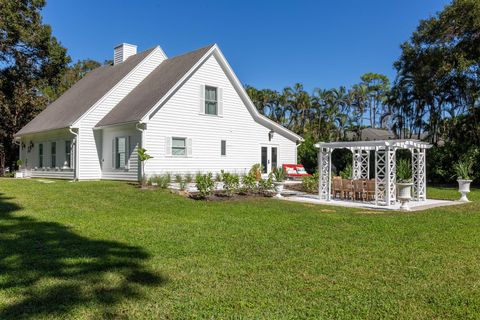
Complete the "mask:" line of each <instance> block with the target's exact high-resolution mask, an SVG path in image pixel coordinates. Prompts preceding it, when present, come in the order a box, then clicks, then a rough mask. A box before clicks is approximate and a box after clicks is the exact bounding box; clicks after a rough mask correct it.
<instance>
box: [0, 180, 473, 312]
mask: <svg viewBox="0 0 480 320" xmlns="http://www.w3.org/2000/svg"><path fill="white" fill-rule="evenodd" d="M429 195H430V196H431V197H439V198H451V199H454V198H457V197H458V194H457V192H456V191H455V190H454V189H430V190H429ZM470 198H471V199H472V200H475V201H474V202H473V203H470V204H465V205H461V206H451V207H445V208H436V209H432V210H428V211H423V212H414V213H399V212H396V213H391V212H390V213H385V212H383V213H382V212H368V211H365V210H356V209H346V208H336V207H331V206H328V207H322V206H315V205H308V204H296V203H289V202H283V201H278V200H274V199H262V198H260V199H253V200H248V201H232V202H203V201H194V200H189V199H185V198H182V197H180V196H176V195H173V194H170V193H168V192H163V191H152V190H146V191H145V190H140V189H137V188H135V187H134V186H132V185H130V184H128V183H122V182H78V183H71V182H64V181H55V182H54V183H50V184H45V183H41V182H38V181H35V180H14V179H0V319H5V318H14V319H18V318H21V317H25V318H49V319H50V318H54V317H58V318H69V319H70V318H81V319H92V318H95V319H98V318H131V319H141V318H146V319H152V318H155V319H158V318H168V319H176V318H188V319H190V318H223V319H225V318H256V319H257V318H267V319H272V318H277V319H278V318H316V319H318V318H328V319H331V318H338V319H354V318H358V319H364V318H369V319H384V318H391V319H426V318H430V319H432V318H435V319H442V318H452V319H460V318H461V319H468V318H471V319H473V318H478V316H479V314H480V191H479V190H476V191H475V192H473V193H471V194H470Z"/></svg>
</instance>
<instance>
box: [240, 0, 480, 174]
mask: <svg viewBox="0 0 480 320" xmlns="http://www.w3.org/2000/svg"><path fill="white" fill-rule="evenodd" d="M393 66H394V68H395V70H396V76H395V79H394V80H393V82H392V83H390V81H389V79H388V78H387V77H386V76H385V75H382V74H377V73H366V74H364V75H362V76H361V78H360V81H359V83H358V84H355V85H353V86H351V87H350V88H346V87H343V86H341V87H339V88H332V89H321V88H317V89H314V90H313V92H311V93H309V92H306V91H305V90H304V88H303V86H302V84H300V83H297V84H295V85H294V86H293V87H286V88H284V89H283V90H282V91H276V90H271V89H257V88H254V87H251V86H247V87H246V90H247V92H248V94H249V95H250V97H251V99H252V101H253V103H254V104H255V106H256V108H257V109H258V110H259V111H260V112H261V113H262V114H264V115H265V116H267V117H269V118H270V119H272V120H274V121H276V122H278V123H280V124H282V125H284V126H285V127H287V128H289V129H290V130H292V131H294V132H296V133H298V134H300V135H302V136H304V137H305V140H306V142H305V143H304V145H303V146H301V147H300V150H299V156H300V161H303V162H307V163H310V164H311V165H315V163H316V158H315V157H316V152H315V150H313V142H314V141H333V140H345V139H347V138H349V139H362V137H361V132H362V131H361V129H362V128H365V127H371V128H384V129H387V130H390V131H391V132H392V133H394V135H395V136H396V137H397V138H399V139H403V138H416V139H424V140H426V141H428V142H430V143H432V144H433V145H434V148H433V149H431V150H430V151H429V154H428V157H427V159H429V162H430V165H429V171H430V172H429V176H430V177H431V178H432V179H438V180H442V181H449V180H451V179H452V176H453V172H452V164H453V162H455V161H457V160H458V159H459V158H469V160H470V161H472V162H474V163H475V165H474V166H475V167H476V168H475V170H474V171H475V172H478V173H477V176H476V177H477V179H478V178H479V176H480V174H479V173H480V122H479V121H480V2H479V1H477V0H455V1H453V2H452V3H451V4H449V5H447V6H446V7H445V8H444V9H443V10H442V11H441V12H439V13H437V14H436V15H435V16H433V17H431V18H429V19H426V20H421V21H420V23H419V25H418V27H417V29H416V30H415V32H414V33H413V34H412V36H411V37H410V39H409V40H408V41H405V42H404V43H402V44H401V55H400V57H399V58H398V59H397V61H395V62H394V63H393ZM348 131H350V132H352V133H353V135H349V136H348V137H347V135H346V133H347V132H348Z"/></svg>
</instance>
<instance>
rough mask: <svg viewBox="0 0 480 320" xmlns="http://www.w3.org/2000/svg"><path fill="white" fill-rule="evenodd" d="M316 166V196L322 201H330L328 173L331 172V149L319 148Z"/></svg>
mask: <svg viewBox="0 0 480 320" xmlns="http://www.w3.org/2000/svg"><path fill="white" fill-rule="evenodd" d="M318 166H319V169H320V170H319V171H320V179H319V181H318V196H319V197H320V199H322V200H328V201H330V199H331V183H330V172H331V171H332V149H330V148H325V147H320V150H319V157H318Z"/></svg>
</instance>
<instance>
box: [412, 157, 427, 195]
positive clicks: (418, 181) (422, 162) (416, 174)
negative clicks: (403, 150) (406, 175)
mask: <svg viewBox="0 0 480 320" xmlns="http://www.w3.org/2000/svg"><path fill="white" fill-rule="evenodd" d="M411 151H412V179H413V198H414V199H415V200H417V201H425V200H426V199H427V195H426V185H427V175H426V169H427V168H426V166H427V163H426V158H425V155H426V150H425V149H424V148H413V149H411Z"/></svg>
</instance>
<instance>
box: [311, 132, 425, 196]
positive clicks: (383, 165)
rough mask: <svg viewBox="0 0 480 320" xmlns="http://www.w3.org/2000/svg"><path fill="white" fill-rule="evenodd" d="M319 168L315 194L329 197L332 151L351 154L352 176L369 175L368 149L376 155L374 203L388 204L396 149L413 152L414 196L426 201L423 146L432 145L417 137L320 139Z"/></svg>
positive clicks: (393, 182)
mask: <svg viewBox="0 0 480 320" xmlns="http://www.w3.org/2000/svg"><path fill="white" fill-rule="evenodd" d="M315 146H316V147H317V148H318V149H319V152H318V170H319V173H320V179H319V188H318V195H319V197H320V199H321V200H327V201H329V200H331V171H332V152H333V150H335V149H348V150H350V151H351V152H352V154H353V165H352V168H353V179H369V177H370V152H371V151H374V153H373V156H374V157H375V168H374V170H375V205H384V206H391V205H394V204H395V202H396V156H395V153H396V151H397V150H399V149H407V150H410V152H411V154H412V178H413V200H417V201H425V200H426V198H427V196H426V186H427V176H426V157H425V154H426V149H428V148H430V147H431V145H430V144H428V143H425V142H422V141H419V140H414V139H406V140H376V141H342V142H319V143H317V144H316V145H315Z"/></svg>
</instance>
